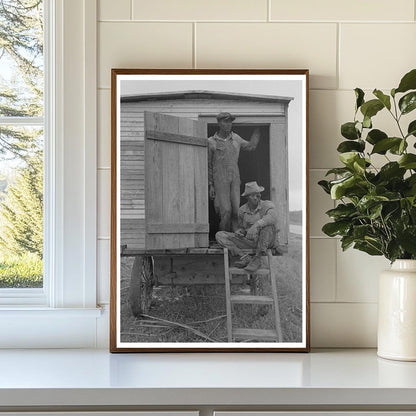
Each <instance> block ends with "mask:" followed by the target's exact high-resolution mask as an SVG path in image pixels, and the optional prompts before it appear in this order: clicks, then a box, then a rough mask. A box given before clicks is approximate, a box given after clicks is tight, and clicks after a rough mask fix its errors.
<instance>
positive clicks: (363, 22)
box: [97, 7, 415, 25]
mask: <svg viewBox="0 0 416 416" xmlns="http://www.w3.org/2000/svg"><path fill="white" fill-rule="evenodd" d="M132 9H133V7H132ZM131 13H133V10H132V11H131ZM97 22H98V23H172V24H174V23H212V24H215V23H279V24H280V23H283V24H285V23H287V24H306V25H315V24H325V25H326V24H328V25H336V24H338V23H339V24H354V25H386V24H389V25H395V24H397V25H405V24H407V25H414V23H415V22H414V21H413V20H377V21H376V20H335V19H334V20H270V21H269V20H268V18H266V20H265V19H252V20H244V19H234V20H231V19H225V20H219V19H215V20H201V19H199V20H192V19H186V20H179V19H170V20H168V19H146V20H144V19H98V20H97Z"/></svg>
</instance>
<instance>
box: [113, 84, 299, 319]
mask: <svg viewBox="0 0 416 416" xmlns="http://www.w3.org/2000/svg"><path fill="white" fill-rule="evenodd" d="M290 100H291V98H288V97H270V96H259V95H242V94H231V93H214V92H207V91H186V92H177V93H164V94H146V95H140V96H137V95H135V96H124V97H122V98H121V107H120V148H119V152H120V158H119V160H120V193H119V204H120V244H121V256H130V257H135V261H134V265H133V268H132V273H131V284H130V303H131V306H132V311H133V313H134V314H135V315H140V314H141V313H146V312H147V311H148V309H149V306H150V301H151V291H152V288H153V286H154V285H157V284H159V285H174V284H175V285H195V284H225V281H227V279H225V278H224V267H225V266H226V267H228V264H227V265H225V264H224V261H223V259H224V252H223V250H222V249H221V248H219V247H218V246H215V243H214V236H215V232H216V231H217V227H218V225H217V224H218V218H217V217H216V214H215V210H214V208H213V206H212V202H210V201H209V198H208V166H207V165H208V156H207V144H208V141H207V137H209V136H211V135H212V134H214V132H215V131H216V126H217V123H216V118H215V116H216V115H217V114H218V113H219V112H221V111H228V112H231V113H232V114H233V115H235V116H236V120H235V122H234V123H233V131H235V132H237V133H238V134H239V135H240V136H241V137H243V138H245V139H247V140H248V139H249V137H250V135H251V133H252V132H253V131H254V129H260V133H261V139H260V143H259V145H258V147H257V149H256V151H255V153H254V154H252V153H250V154H245V152H241V154H240V160H239V167H240V175H241V182H242V185H243V184H244V183H245V182H248V181H251V180H256V181H257V182H258V183H260V184H261V185H262V186H264V187H265V191H264V193H263V194H262V197H263V199H269V200H272V201H273V202H274V204H275V205H276V208H277V211H278V213H279V229H280V232H279V237H280V244H281V250H282V251H284V248H285V247H287V243H288V225H289V224H288V151H287V147H288V143H287V112H288V104H289V102H290ZM246 280H247V276H244V275H240V276H234V278H233V283H234V282H238V281H246Z"/></svg>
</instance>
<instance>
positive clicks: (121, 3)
mask: <svg viewBox="0 0 416 416" xmlns="http://www.w3.org/2000/svg"><path fill="white" fill-rule="evenodd" d="M130 18H131V1H130V0H117V1H114V0H100V1H99V3H98V20H130Z"/></svg>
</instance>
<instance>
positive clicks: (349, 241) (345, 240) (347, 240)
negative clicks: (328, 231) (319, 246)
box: [341, 235, 354, 251]
mask: <svg viewBox="0 0 416 416" xmlns="http://www.w3.org/2000/svg"><path fill="white" fill-rule="evenodd" d="M353 244H354V237H353V236H351V235H346V236H344V237H342V238H341V247H342V251H345V250H347V249H348V248H350V247H351V246H352V245H353Z"/></svg>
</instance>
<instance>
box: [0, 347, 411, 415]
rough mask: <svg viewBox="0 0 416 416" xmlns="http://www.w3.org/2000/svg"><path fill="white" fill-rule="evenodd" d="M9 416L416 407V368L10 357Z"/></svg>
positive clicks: (338, 355)
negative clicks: (95, 409)
mask: <svg viewBox="0 0 416 416" xmlns="http://www.w3.org/2000/svg"><path fill="white" fill-rule="evenodd" d="M0 368H1V372H0V411H1V410H2V408H6V407H8V408H13V409H19V408H23V407H29V408H31V409H36V407H39V408H40V407H46V406H47V407H48V409H53V408H56V409H58V408H59V409H65V406H77V407H78V408H81V409H82V408H84V407H85V409H86V408H87V406H100V408H101V409H103V408H106V407H108V408H110V407H112V408H114V406H116V407H117V406H118V408H120V407H121V406H135V409H137V410H139V409H141V408H143V407H146V406H154V407H161V406H171V407H172V406H194V407H195V408H202V407H203V406H222V407H224V406H229V407H234V408H238V407H239V408H240V409H241V406H257V407H259V406H270V407H273V408H274V409H275V410H276V409H279V408H284V409H286V410H287V409H290V408H291V407H293V408H295V407H296V406H297V407H299V406H308V409H311V407H312V408H313V407H315V408H319V407H321V408H324V407H327V408H328V407H329V408H330V409H335V408H337V407H338V408H341V407H344V408H345V407H348V406H350V407H352V406H355V408H357V406H358V407H359V406H362V408H364V407H365V408H366V409H367V410H368V409H372V408H373V409H380V408H386V409H387V408H388V407H390V409H391V408H392V407H393V408H394V409H395V410H397V409H399V408H401V407H403V406H408V407H410V408H412V409H416V363H405V362H396V361H389V360H384V359H381V358H378V357H377V355H376V351H375V350H373V349H367V350H335V349H334V350H314V351H313V352H312V353H310V354H307V353H301V354H300V353H283V354H273V353H230V354H226V353H225V354H219V353H214V354H202V353H193V354H183V353H182V354H179V353H176V354H174V353H168V354H160V353H159V354H144V353H142V354H110V353H108V352H107V351H105V350H91V349H84V350H68V349H62V350H25V351H24V350H0Z"/></svg>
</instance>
